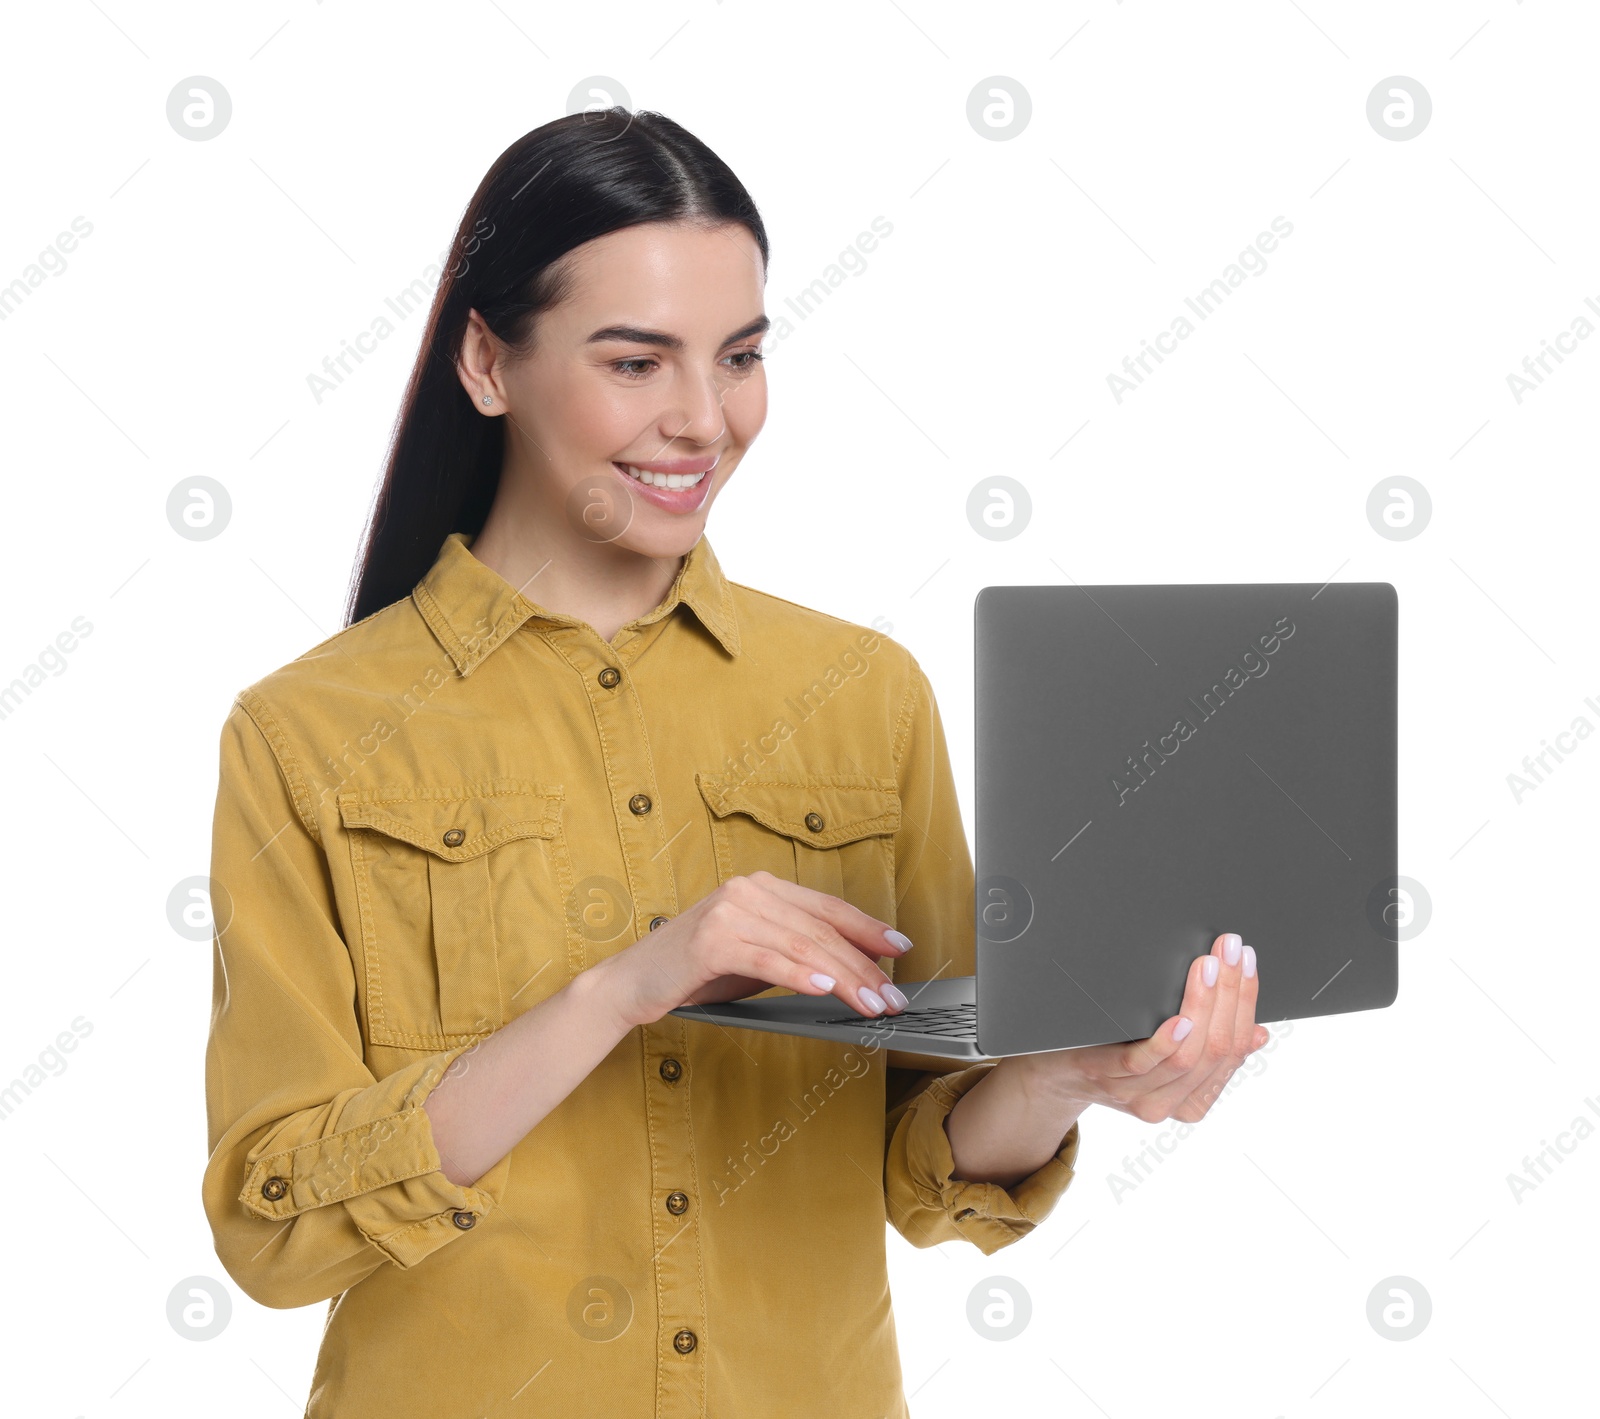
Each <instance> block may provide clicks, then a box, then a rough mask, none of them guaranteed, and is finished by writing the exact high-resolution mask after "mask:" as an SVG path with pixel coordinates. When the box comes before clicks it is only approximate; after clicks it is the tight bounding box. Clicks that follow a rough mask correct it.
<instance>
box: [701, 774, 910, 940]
mask: <svg viewBox="0 0 1600 1419" xmlns="http://www.w3.org/2000/svg"><path fill="white" fill-rule="evenodd" d="M695 783H696V784H697V785H698V786H699V789H700V796H701V797H702V798H703V799H704V800H705V804H706V808H707V809H708V810H709V812H710V814H711V840H712V844H713V846H714V847H715V849H716V855H717V881H718V883H719V884H720V883H722V882H726V881H727V880H728V878H729V877H733V876H743V877H748V876H749V875H750V874H751V873H752V872H756V871H763V870H764V871H767V872H770V873H772V875H773V876H775V877H781V878H783V879H784V880H785V881H789V882H798V883H799V884H800V885H801V886H802V887H812V888H815V889H816V890H817V891H819V892H827V893H828V894H829V895H830V896H835V897H843V898H844V900H845V901H847V902H849V903H850V904H851V905H852V906H854V907H859V908H860V909H861V910H862V911H864V912H869V913H871V914H872V915H873V916H875V917H878V918H879V919H880V920H883V921H888V922H892V921H893V920H894V917H893V911H894V900H895V898H894V837H893V834H894V833H895V832H896V831H897V830H898V829H899V827H900V792H899V789H898V788H897V787H896V786H895V783H894V780H893V779H879V778H870V777H865V776H861V775H852V774H750V775H746V776H738V775H733V774H725V773H697V774H696V775H695Z"/></svg>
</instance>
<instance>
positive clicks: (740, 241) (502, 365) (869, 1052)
mask: <svg viewBox="0 0 1600 1419" xmlns="http://www.w3.org/2000/svg"><path fill="white" fill-rule="evenodd" d="M766 266H767V238H766V234H765V231H764V229H763V227H762V224H761V220H760V218H759V216H758V215H757V213H756V209H755V206H754V204H753V203H752V202H751V200H750V197H749V195H748V194H747V193H746V191H745V189H744V188H743V187H742V186H741V185H740V183H739V182H738V180H737V179H736V178H735V177H734V176H733V174H732V173H731V172H730V171H729V170H728V169H727V167H726V166H725V165H724V164H723V163H722V162H721V161H720V160H719V159H718V158H717V157H716V156H715V155H714V154H713V153H712V152H711V151H710V150H709V149H707V148H706V146H705V145H704V144H702V143H701V142H699V141H698V140H696V139H695V138H694V137H692V136H691V135H690V134H688V133H687V132H685V131H684V130H683V129H682V128H681V127H679V126H678V125H677V124H674V123H672V122H671V121H669V120H667V119H665V118H663V117H661V116H659V115H654V114H649V113H639V114H633V115H629V114H628V113H626V112H625V111H624V110H622V109H612V110H609V111H606V112H603V113H593V112H591V113H588V114H581V115H575V116H573V117H569V118H565V119H562V120H559V121H557V122H554V123H549V124H546V125H545V126H544V127H542V128H539V129H536V130H534V131H533V132H532V133H529V134H528V135H527V136H526V137H524V138H522V139H521V140H520V141H518V142H517V143H515V144H514V145H513V146H512V147H511V148H509V149H507V151H506V152H505V153H504V154H503V155H502V156H501V157H500V159H499V160H498V161H497V162H496V163H495V165H494V167H493V168H492V169H491V170H490V172H489V173H488V175H487V176H486V177H485V179H484V181H483V183H482V184H481V186H480V187H479V189H478V192H477V194H476V195H475V197H474V198H473V201H472V204H471V206H470V207H469V208H468V210H467V213H466V215H465V216H464V217H463V219H462V222H461V227H460V232H459V235H458V238H457V241H456V244H455V248H454V260H453V262H452V264H451V266H450V268H449V269H448V270H447V271H446V272H445V273H444V274H443V276H442V278H441V280H440V283H439V288H438V294H437V296H436V298H435V301H434V305H433V310H432V314H431V317H430V320H429V324H428V328H427V332H426V334H425V337H424V340H423V347H422V350H421V353H420V355H419V356H418V360H417V364H416V368H415V370H414V372H413V375H412V378H411V382H410V386H409V388H408V390H407V393H406V399H405V408H404V411H403V413H402V416H401V419H400V422H399V426H398V430H397V434H396V439H395V443H394V447H393V450H392V454H391V458H390V461H389V466H388V470H387V474H386V477H385V480H384V483H383V486H382V489H381V492H380V494H379V496H378V500H377V503H376V506H375V509H374V513H373V517H372V521H371V526H370V529H369V534H368V538H367V544H366V548H365V552H364V555H363V557H362V560H361V565H360V572H359V577H358V579H357V581H356V583H355V586H354V591H353V597H352V605H351V608H350V615H349V620H350V621H351V622H352V624H349V625H347V627H346V628H345V629H344V630H342V631H340V632H339V633H338V634H337V635H335V636H332V637H330V638H329V639H328V640H326V641H324V642H323V643H322V644H321V645H318V646H316V647H314V648H312V649H311V650H309V651H307V652H306V653H305V654H304V655H302V656H301V657H300V658H299V659H297V660H295V661H293V662H292V663H291V664H289V665H286V666H284V667H282V668H281V669H278V670H276V671H274V672H272V673H271V674H269V675H267V676H266V677H265V678H263V679H261V680H259V681H258V682H257V683H256V684H254V685H252V686H251V687H250V688H248V689H246V690H243V691H242V692H240V694H239V695H238V697H237V700H236V702H235V704H234V706H233V707H232V710H231V712H230V714H229V716H228V718H227V721H226V724H225V725H224V727H223V731H222V737H221V778H220V784H219V789H218V796H217V807H216V818H215V825H214V857H213V865H212V879H213V892H214V908H215V910H216V914H217V918H218V935H217V954H216V958H215V967H216V969H215V1000H214V1010H213V1016H212V1023H211V1035H210V1042H209V1047H208V1052H207V1057H206V1098H207V1110H208V1121H209V1134H210V1148H211V1153H210V1159H209V1162H208V1164H207V1167H206V1170H205V1179H204V1201H205V1207H206V1212H207V1215H208V1217H209V1219H210V1223H211V1226H212V1229H213V1232H214V1235H215V1239H216V1246H217V1252H218V1255H219V1257H220V1258H221V1260H222V1262H223V1264H224V1266H225V1267H226V1268H227V1270H228V1273H229V1274H230V1275H231V1276H232V1277H233V1278H234V1280H235V1281H237V1282H238V1284H239V1285H240V1286H241V1287H242V1288H243V1289H244V1291H246V1292H247V1293H248V1294H249V1295H250V1296H252V1297H253V1298H254V1299H256V1300H257V1301H259V1302H261V1303H262V1304H264V1305H268V1306H279V1307H288V1306H303V1305H309V1304H311V1303H313V1302H317V1301H328V1302H329V1311H328V1317H327V1324H326V1328H325V1330H324V1333H323V1338H322V1346H321V1351H320V1353H319V1356H318V1362H317V1367H316V1374H315V1380H314V1384H313V1391H312V1395H311V1399H310V1404H309V1407H308V1409H307V1411H306V1412H307V1414H308V1415H310V1416H323V1415H326V1416H338V1419H366V1416H369V1415H371V1416H378V1415H383V1416H392V1415H419V1416H423V1415H425V1416H429V1419H434V1417H435V1416H451V1415H460V1416H473V1415H511V1414H528V1415H534V1414H538V1415H552V1416H555V1415H562V1416H565V1415H584V1416H589V1415H593V1414H597V1413H603V1414H608V1415H609V1414H616V1415H652V1416H674V1419H676V1416H688V1415H715V1416H729V1415H752V1416H753V1415H775V1414H796V1415H815V1414H819V1413H824V1412H827V1413H833V1414H838V1415H840V1416H850V1419H856V1416H860V1419H872V1416H880V1415H882V1416H889V1415H905V1414H907V1413H908V1411H907V1409H906V1404H905V1399H904V1397H903V1392H902V1386H901V1371H900V1362H899V1358H898V1353H897V1349H896V1344H895V1332H894V1321H893V1315H892V1312H891V1308H890V1297H889V1289H888V1281H887V1274H886V1265H885V1232H884V1224H885V1218H887V1220H888V1222H889V1223H891V1224H892V1225H893V1226H894V1227H895V1228H896V1229H897V1230H898V1231H899V1232H900V1234H901V1235H902V1236H904V1237H905V1238H906V1239H907V1240H908V1241H910V1242H911V1243H912V1244H913V1245H915V1246H919V1247H926V1246H931V1245H934V1244H937V1243H941V1242H947V1241H954V1240H965V1241H967V1242H969V1243H971V1244H972V1245H974V1246H976V1247H977V1248H979V1250H981V1251H982V1252H984V1253H985V1254H988V1253H992V1252H994V1251H996V1250H998V1249H999V1248H1001V1247H1004V1246H1007V1245H1009V1244H1010V1243H1012V1242H1015V1241H1017V1240H1018V1239H1019V1238H1021V1237H1023V1236H1025V1235H1026V1234H1027V1233H1028V1232H1029V1231H1030V1230H1031V1229H1032V1228H1033V1227H1034V1226H1036V1225H1037V1224H1038V1223H1039V1222H1040V1221H1041V1220H1042V1219H1043V1218H1044V1217H1045V1216H1046V1215H1047V1214H1048V1213H1049V1211H1050V1209H1051V1208H1052V1206H1053V1205H1054V1204H1055V1202H1056V1200H1057V1199H1058V1198H1059V1197H1060V1195H1061V1194H1062V1192H1063V1191H1064V1190H1065V1189H1066V1187H1067V1186H1068V1184H1069V1183H1070V1182H1071V1180H1072V1176H1073V1163H1074V1160H1075V1157H1076V1153H1077V1147H1078V1123H1077V1120H1078V1116H1079V1115H1080V1114H1081V1113H1082V1111H1083V1110H1084V1109H1085V1108H1087V1107H1088V1106H1089V1105H1090V1104H1103V1105H1105V1106H1107V1107H1110V1108H1114V1109H1119V1110H1122V1111H1123V1112H1126V1113H1129V1114H1132V1115H1134V1116H1136V1117H1138V1118H1140V1119H1143V1120H1145V1121H1151V1122H1153V1121H1156V1120H1159V1119H1165V1118H1180V1119H1188V1120H1194V1119H1198V1118H1199V1117H1201V1116H1202V1115H1203V1114H1204V1113H1205V1112H1206V1111H1207V1109H1208V1108H1209V1106H1210V1104H1211V1102H1212V1101H1213V1100H1214V1099H1215V1097H1216V1096H1217V1094H1218V1092H1219V1091H1220V1089H1221V1087H1222V1084H1223V1083H1224V1082H1225V1081H1226V1079H1227V1078H1228V1076H1229V1075H1230V1074H1231V1073H1232V1071H1233V1070H1234V1069H1235V1068H1236V1067H1237V1066H1238V1065H1239V1063H1240V1062H1241V1061H1242V1060H1243V1058H1244V1057H1245V1056H1246V1055H1247V1054H1249V1053H1250V1052H1251V1050H1252V1049H1255V1048H1259V1047H1260V1046H1261V1045H1262V1044H1263V1043H1265V1040H1266V1031H1265V1030H1264V1029H1263V1028H1261V1027H1260V1026H1258V1025H1256V1024H1255V1020H1254V1009H1255V1002H1256V998H1257V981H1256V979H1255V975H1254V957H1253V953H1252V952H1251V950H1250V948H1249V947H1248V946H1245V947H1243V948H1242V949H1241V943H1240V942H1239V939H1238V937H1237V936H1234V935H1231V934H1230V935H1227V936H1223V937H1219V938H1218V940H1217V942H1216V944H1215V946H1214V948H1213V950H1212V953H1211V954H1210V955H1208V956H1205V957H1201V958H1199V959H1198V960H1196V961H1195V962H1194V964H1193V968H1192V969H1191V971H1190V974H1189V980H1188V988H1187V993H1186V995H1185V999H1184V1008H1183V1014H1182V1015H1181V1016H1175V1017H1173V1018H1172V1019H1171V1020H1169V1021H1167V1022H1165V1023H1164V1024H1163V1026H1162V1028H1161V1029H1160V1031H1158V1032H1157V1034H1156V1035H1155V1036H1154V1037H1152V1038H1151V1039H1149V1040H1145V1041H1140V1042H1137V1043H1134V1044H1127V1045H1116V1046H1101V1047H1096V1048H1091V1049H1080V1050H1069V1051H1059V1052H1054V1053H1048V1054H1037V1055H1027V1056H1021V1057H1017V1058H1007V1059H1005V1060H1003V1061H1000V1062H998V1063H996V1062H989V1063H984V1064H980V1065H976V1066H973V1067H970V1068H959V1067H953V1066H952V1062H951V1061H948V1060H946V1061H940V1060H938V1059H935V1058H925V1057H920V1056H915V1055H906V1054H900V1053H896V1052H884V1051H881V1050H878V1049H876V1048H874V1047H871V1046H869V1045H868V1044H863V1045H862V1047H860V1048H846V1047H841V1046H839V1045H837V1044H833V1043H828V1042H824V1041H818V1040H807V1039H801V1038H797V1037H791V1036H785V1035H777V1034H767V1033H760V1032H756V1031H749V1030H723V1029H720V1028H716V1027H714V1026H709V1025H705V1024H701V1023H697V1022H688V1021H685V1020H683V1019H680V1018H679V1017H677V1016H673V1015H670V1014H669V1013H668V1012H669V1011H670V1010H671V1009H672V1008H673V1007H674V1006H677V1005H680V1004H683V1003H685V1002H689V1001H700V1002H703V1001H711V1000H727V999H734V998H739V997H745V996H750V995H754V994H757V993H761V992H768V993H772V992H790V991H793V992H800V993H803V994H809V995H817V996H822V995H832V996H835V997H837V999H838V1001H839V1002H840V1003H841V1004H842V1005H843V1006H844V1007H846V1008H848V1009H850V1010H853V1011H856V1012H857V1013H859V1014H860V1015H862V1016H863V1018H866V1017H872V1016H876V1015H880V1014H882V1013H885V1012H891V1013H892V1012H895V1011H898V1010H900V1009H902V1008H903V1007H904V1006H905V1003H906V997H905V995H904V994H903V993H902V991H901V990H900V989H899V988H897V986H896V985H895V984H894V982H895V981H896V980H899V981H900V982H901V983H902V984H904V983H905V982H908V981H916V980H926V979H929V978H931V977H934V976H939V975H945V974H951V975H956V974H970V973H971V971H972V969H973V924H972V919H971V900H972V885H973V884H972V863H971V859H970V856H969V852H968V847H967V843H966V839H965V836H964V833H963V829H962V823H961V817H960V811H959V807H958V803H957V799H956V792H955V786H954V783H953V780H952V776H951V772H950V766H949V762H948V759H947V756H946V748H945V740H944V733H943V729H942V726H941V723H940V719H939V712H938V709H937V705H936V702H935V699H934V695H933V692H932V689H931V688H930V686H929V683H928V680H927V678H926V677H925V675H924V674H923V672H922V670H921V667H920V666H919V665H918V663H917V662H916V660H915V659H914V658H913V657H912V656H911V654H910V653H909V652H907V651H906V650H904V649H903V648H901V647H900V646H897V645H896V644H894V643H893V642H892V641H889V640H887V639H884V638H882V637H879V636H876V635H874V634H873V633H872V632H871V631H868V630H866V629H865V628H863V627H861V626H857V625H853V624H851V623H849V622H846V621H843V620H839V619H836V618H834V617H832V616H828V615H824V614H822V613H821V612H817V611H813V610H809V609H807V608H805V607H803V606H799V605H796V604H794V603H793V602H790V601H786V600H782V599H780V598H778V597H775V596H771V595H768V594H765V593H763V592H759V591H756V590H753V589H751V588H749V587H745V586H741V585H738V584H736V583H733V582H730V581H729V580H728V579H727V578H726V577H725V576H724V575H723V573H722V570H721V568H720V566H719V565H718V562H717V559H716V558H715V557H714V556H713V555H712V551H711V547H710V544H709V543H708V542H707V541H706V538H705V535H704V533H705V527H706V522H707V518H708V515H709V513H710V511H711V508H712V505H713V504H714V503H715V501H716V498H717V496H718V494H719V493H720V492H721V490H722V489H723V487H724V486H726V484H727V482H728V479H729V478H730V477H732V476H733V474H734V472H735V470H736V469H737V468H738V466H739V464H740V463H741V462H742V461H743V459H744V457H745V454H746V453H747V452H748V450H749V448H750V446H751V444H752V443H753V442H754V440H755V438H756V436H757V434H758V433H759V432H760V430H761V426H762V422H763V419H764V417H765V412H766V378H765V374H764V372H763V370H762V365H761V352H760V340H761V336H762V333H763V332H764V331H765V330H766V329H767V326H768V321H767V318H766V316H765V315H764V314H763V311H762V293H763V287H764V283H765V280H766ZM804 496H806V493H805V490H804V487H803V485H802V484H798V483H795V482H794V481H792V480H791V481H790V482H789V483H787V484H786V485H785V486H783V487H781V488H774V489H773V500H772V507H773V509H774V512H775V513H777V512H778V511H779V510H780V509H781V507H782V503H783V500H785V499H788V498H793V497H804ZM772 535H774V536H781V535H783V530H782V526H781V523H779V522H778V521H777V520H776V519H775V520H774V524H773V527H772ZM816 565H817V571H818V574H819V575H821V576H830V577H832V576H838V575H843V574H847V569H846V568H845V567H843V566H841V565H840V564H839V563H838V562H837V561H836V560H834V559H833V557H832V555H831V554H830V553H829V552H828V551H827V550H825V549H822V548H819V549H817V559H816ZM952 1304H953V1305H955V1304H958V1302H957V1301H954V1300H953V1301H952ZM952 1313H955V1312H952Z"/></svg>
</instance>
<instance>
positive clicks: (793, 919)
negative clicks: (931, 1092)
mask: <svg viewBox="0 0 1600 1419" xmlns="http://www.w3.org/2000/svg"><path fill="white" fill-rule="evenodd" d="M790 885H793V884H792V883H791V884H790ZM808 890H809V889H808ZM811 895H812V896H813V897H820V898H823V899H824V900H828V896H827V893H825V892H812V893H811ZM832 900H837V898H833V899H832ZM752 907H753V909H754V910H755V912H756V914H757V915H758V916H759V917H760V918H761V919H762V920H763V921H764V922H766V923H768V924H769V925H770V926H771V927H773V928H774V929H775V931H776V933H777V934H776V937H775V938H774V939H776V940H777V941H778V942H780V943H781V946H782V949H783V950H784V952H785V953H786V954H787V955H788V956H789V958H790V959H791V960H795V961H799V962H801V963H802V964H806V965H808V966H809V969H810V970H812V971H817V972H820V973H822V974H823V975H825V976H828V977H831V978H832V979H833V981H834V985H833V986H832V987H831V989H832V990H833V993H834V994H836V995H837V996H838V997H839V998H840V999H841V1000H843V1001H844V1002H845V1003H846V1004H849V1005H854V1006H855V1007H856V1008H857V1009H858V1010H862V1011H865V1012H866V1013H867V1014H870V1015H879V1014H882V1013H884V1010H885V1008H887V1009H888V1010H889V1011H890V1012H891V1013H895V1014H898V1013H899V1012H900V1011H901V1010H903V1009H904V1008H905V1006H906V1003H907V1002H906V997H905V995H904V994H903V993H902V992H901V991H899V990H898V989H897V988H896V987H895V985H894V983H893V982H892V981H891V980H890V979H889V977H888V976H887V975H886V974H885V973H884V971H883V969H882V968H881V967H880V966H879V965H878V963H877V962H876V961H874V960H873V959H872V958H871V957H870V956H868V955H867V954H866V953H865V952H863V951H861V950H860V949H859V948H858V947H857V946H856V945H855V943H854V942H852V941H849V940H847V939H846V938H845V937H844V936H843V935H841V934H840V932H839V931H838V930H837V929H836V928H835V927H834V925H833V924H832V923H831V922H830V921H827V920H826V919H825V918H823V917H821V916H817V915H815V914H814V913H813V912H811V911H810V910H809V909H808V908H806V907H803V906H799V905H796V904H795V903H794V902H791V901H789V900H787V899H785V898H784V897H783V896H782V895H780V894H779V893H777V892H766V893H764V894H762V895H761V896H758V897H755V898H753V900H752ZM863 915H864V913H863ZM894 954H898V953H894ZM863 991H867V992H871V994H866V995H864V994H863V993H862V992H863Z"/></svg>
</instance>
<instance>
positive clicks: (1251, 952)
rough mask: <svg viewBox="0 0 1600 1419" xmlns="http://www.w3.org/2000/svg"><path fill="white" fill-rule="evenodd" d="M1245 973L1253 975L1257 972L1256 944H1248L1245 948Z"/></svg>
mask: <svg viewBox="0 0 1600 1419" xmlns="http://www.w3.org/2000/svg"><path fill="white" fill-rule="evenodd" d="M1244 973H1245V974H1246V975H1247V976H1253V975H1254V974H1255V973H1256V948H1255V947H1254V946H1246V947H1245V948H1244Z"/></svg>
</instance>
